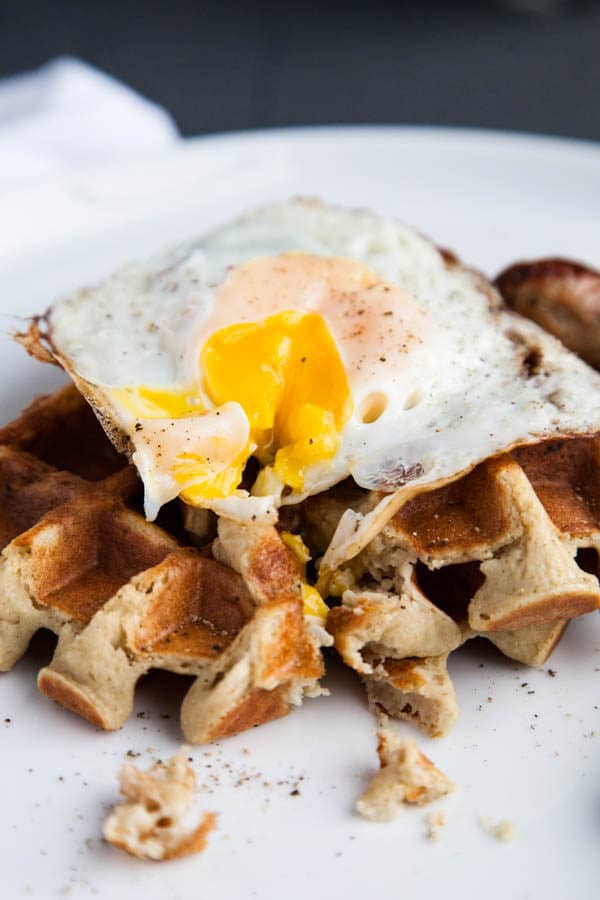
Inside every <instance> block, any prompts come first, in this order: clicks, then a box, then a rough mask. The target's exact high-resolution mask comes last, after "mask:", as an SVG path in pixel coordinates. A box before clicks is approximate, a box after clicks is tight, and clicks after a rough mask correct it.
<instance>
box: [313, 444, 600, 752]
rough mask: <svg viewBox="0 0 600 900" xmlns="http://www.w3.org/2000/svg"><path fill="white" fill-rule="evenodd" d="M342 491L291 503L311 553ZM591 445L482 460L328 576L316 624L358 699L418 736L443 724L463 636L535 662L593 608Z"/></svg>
mask: <svg viewBox="0 0 600 900" xmlns="http://www.w3.org/2000/svg"><path fill="white" fill-rule="evenodd" d="M352 494H354V496H353V503H354V508H355V509H362V510H369V509H370V508H372V507H373V506H374V503H375V501H376V500H377V497H374V496H373V495H370V496H369V495H366V494H365V493H363V494H357V492H356V491H352V489H350V488H349V487H348V486H341V487H340V488H339V489H338V490H337V492H333V494H332V495H330V496H329V497H328V496H321V497H318V498H313V499H311V500H310V501H308V502H307V503H305V505H304V510H303V513H304V535H305V538H306V539H307V540H308V542H309V543H312V545H313V546H315V547H318V548H319V549H320V550H321V552H322V551H323V549H324V548H325V546H326V545H327V543H328V541H330V540H331V538H332V536H333V531H334V529H335V526H336V523H337V521H338V519H339V517H340V515H341V513H342V512H343V511H344V509H345V508H346V507H347V503H348V500H349V499H350V498H352ZM599 550H600V439H598V438H578V439H571V440H562V441H551V442H546V443H542V444H538V445H535V446H532V447H524V448H521V449H519V450H515V451H514V452H513V453H512V454H510V455H504V456H502V457H499V458H496V459H492V460H488V461H486V462H484V463H482V464H481V465H479V466H477V468H475V469H474V470H473V471H472V472H471V473H470V474H468V475H467V476H465V477H463V478H461V479H460V480H458V481H455V482H453V483H451V484H449V485H446V486H445V487H442V488H439V489H437V490H435V491H431V492H429V493H426V494H422V495H420V496H419V497H417V498H415V499H413V500H411V501H409V502H408V503H406V504H405V505H404V506H403V507H402V508H401V509H400V510H399V512H397V513H396V515H395V516H394V517H393V518H392V519H391V520H390V522H388V524H387V525H386V526H385V527H384V528H383V530H382V531H381V532H380V533H379V534H378V535H377V536H376V537H375V538H374V539H373V540H372V541H371V542H370V543H369V545H368V546H367V547H366V548H365V549H364V550H363V551H362V552H361V553H360V554H359V555H358V556H357V557H355V558H354V559H352V560H350V561H349V562H348V563H347V565H346V566H345V567H344V568H343V569H342V570H341V571H339V572H337V573H336V576H335V579H334V581H333V589H334V591H336V592H337V593H338V594H341V596H342V603H341V605H340V606H337V607H334V608H333V609H332V610H331V611H330V613H329V619H328V628H329V630H330V632H331V633H332V635H333V636H334V640H335V646H336V649H337V650H338V651H339V653H340V654H341V656H342V658H343V659H344V661H345V662H346V663H347V664H348V665H350V666H352V668H354V669H355V670H356V671H357V672H359V673H360V674H361V676H362V677H363V679H364V681H365V683H366V685H367V690H368V694H369V697H370V699H371V700H372V702H374V703H376V704H378V705H379V706H381V707H383V708H384V709H385V710H386V711H387V712H388V713H389V714H391V715H394V716H395V717H397V718H407V719H411V720H413V721H415V722H416V723H417V724H419V725H420V726H421V727H422V728H423V729H424V730H425V731H427V732H428V733H429V734H431V735H440V734H444V733H446V732H447V730H448V728H449V727H450V726H451V724H452V722H453V721H454V719H455V718H456V709H457V707H456V699H455V696H454V692H453V690H451V685H450V682H449V679H448V675H447V671H446V664H445V660H446V658H447V655H448V653H450V652H452V651H453V650H454V649H455V648H456V647H458V646H459V645H460V644H461V643H463V642H464V641H465V640H468V639H469V638H472V637H476V636H482V637H486V638H488V639H489V640H491V641H492V642H493V643H494V644H495V645H496V646H497V647H498V648H499V649H500V650H501V651H502V652H503V653H505V654H506V655H507V656H509V657H511V658H513V659H515V660H518V661H520V662H523V663H527V664H529V665H541V664H543V663H544V662H545V661H546V660H547V658H548V656H549V655H550V653H551V652H552V650H553V649H554V647H555V646H556V644H557V643H558V641H559V640H560V637H561V636H562V634H563V632H564V630H565V627H566V624H567V622H568V620H569V619H571V618H573V617H574V616H578V615H581V614H584V613H587V612H591V611H592V610H595V609H597V608H598V606H599V605H600V589H599V585H598V578H597V575H598V551H599Z"/></svg>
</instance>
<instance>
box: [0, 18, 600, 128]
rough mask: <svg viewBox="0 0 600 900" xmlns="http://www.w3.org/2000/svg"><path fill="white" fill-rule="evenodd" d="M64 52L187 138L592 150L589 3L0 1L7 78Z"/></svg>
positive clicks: (595, 45)
mask: <svg viewBox="0 0 600 900" xmlns="http://www.w3.org/2000/svg"><path fill="white" fill-rule="evenodd" d="M541 6H543V7H546V8H547V9H550V11H549V12H546V13H545V14H543V15H542V14H534V13H531V12H530V13H526V12H523V11H522V10H521V11H517V9H516V7H531V8H533V7H541ZM63 53H68V54H73V55H76V56H80V57H82V58H84V59H86V60H88V61H89V62H91V63H93V64H95V65H97V66H100V67H101V68H103V69H105V70H106V71H108V72H111V73H112V74H113V75H116V76H117V77H118V78H121V79H124V80H125V81H127V82H129V83H130V84H132V85H133V86H134V87H136V88H137V89H138V90H140V91H142V92H143V93H144V94H147V95H148V96H150V97H152V98H154V99H156V100H157V101H158V102H159V103H161V104H163V105H164V106H165V107H167V109H169V110H170V111H171V112H172V114H173V115H174V116H175V119H176V121H177V123H178V125H179V127H180V129H181V131H182V132H183V133H184V134H199V133H206V132H211V131H224V130H229V129H238V128H254V127H261V126H273V125H304V124H311V123H318V124H322V123H375V122H377V123H427V124H439V125H448V124H450V125H474V126H484V127H493V128H508V129H519V130H525V131H536V132H547V133H555V134H563V135H571V136H573V137H582V138H594V139H600V87H599V86H600V3H598V2H591V0H590V2H582V0H580V2H575V0H572V2H570V3H567V2H564V3H561V2H560V0H506V2H501V0H480V2H473V0H472V2H455V3H453V2H443V0H424V2H421V3H419V2H418V0H413V2H410V3H408V2H402V0H398V2H396V3H392V2H387V3H386V2H377V0H371V2H367V0H355V2H342V0H330V2H326V0H324V2H322V3H308V2H299V0H293V2H289V3H286V2H285V0H279V2H271V0H262V2H248V3H239V2H238V3H234V2H232V0H222V2H220V3H219V2H202V0H196V2H194V0H171V2H161V3H156V2H152V0H146V2H142V0H105V2H91V0H53V2H40V0H37V2H36V0H0V76H2V75H8V74H11V73H14V72H18V71H22V70H25V69H28V68H33V67H35V66H38V65H39V64H41V63H43V62H45V61H46V60H47V59H48V58H50V57H52V56H56V55H58V54H63Z"/></svg>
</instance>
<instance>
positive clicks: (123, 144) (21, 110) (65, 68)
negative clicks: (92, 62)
mask: <svg viewBox="0 0 600 900" xmlns="http://www.w3.org/2000/svg"><path fill="white" fill-rule="evenodd" d="M177 137H178V134H177V128H176V126H175V123H174V122H173V119H172V118H171V116H170V115H169V114H168V113H167V112H165V110H163V109H161V107H159V106H157V104H155V103H153V102H151V101H149V100H146V99H145V98H144V97H142V96H140V95H139V94H137V93H136V92H135V91H134V90H132V89H131V88H129V87H126V86H125V85H123V84H121V83H120V82H119V81H116V80H115V79H114V78H111V77H110V76H109V75H106V74H104V73H103V72H99V71H98V70H96V69H94V68H92V67H91V66H89V65H87V64H86V63H83V62H81V61H80V60H77V59H72V58H70V57H63V58H60V59H57V60H54V61H52V62H49V63H47V64H46V65H44V66H42V67H41V68H40V69H37V70H36V71H34V72H30V73H26V74H24V75H16V76H13V77H11V78H7V79H4V80H0V191H2V190H6V189H8V190H10V189H12V188H15V187H19V186H21V185H22V184H23V183H24V182H27V181H29V180H31V179H32V178H37V177H40V176H48V175H52V174H54V173H60V172H65V171H68V170H72V169H73V167H79V166H82V165H86V164H87V165H90V164H96V163H103V162H114V161H116V160H122V159H123V158H127V157H128V156H131V155H133V154H140V153H143V152H148V151H152V150H154V149H157V148H161V147H164V146H166V145H167V144H169V143H171V142H172V141H174V140H175V139H176V138H177Z"/></svg>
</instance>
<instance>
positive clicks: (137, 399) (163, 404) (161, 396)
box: [111, 385, 205, 419]
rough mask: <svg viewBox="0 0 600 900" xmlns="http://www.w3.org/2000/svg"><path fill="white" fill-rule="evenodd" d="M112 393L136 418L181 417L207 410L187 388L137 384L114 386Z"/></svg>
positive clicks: (195, 414)
mask: <svg viewBox="0 0 600 900" xmlns="http://www.w3.org/2000/svg"><path fill="white" fill-rule="evenodd" d="M111 394H112V396H113V397H114V399H115V400H116V401H117V402H118V403H120V404H121V405H122V406H124V407H125V409H126V410H127V411H128V412H130V413H131V414H132V415H134V416H135V417H136V419H164V418H170V419H180V418H182V417H183V416H197V415H199V414H200V413H203V412H205V409H204V408H203V406H202V403H201V401H200V399H199V397H198V396H197V395H196V394H194V393H193V392H191V391H190V390H189V389H185V388H152V387H146V386H144V385H136V386H135V387H125V388H113V389H112V391H111Z"/></svg>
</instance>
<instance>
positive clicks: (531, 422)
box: [48, 201, 600, 520]
mask: <svg viewBox="0 0 600 900" xmlns="http://www.w3.org/2000/svg"><path fill="white" fill-rule="evenodd" d="M290 251H299V252H304V253H311V254H318V255H321V256H328V257H329V256H335V257H345V258H349V259H352V260H356V261H358V262H360V263H363V264H364V265H365V266H367V267H368V268H369V269H370V270H372V271H373V272H375V273H376V274H377V275H379V276H380V277H381V278H382V279H384V280H385V281H387V282H390V283H391V284H394V285H398V286H399V287H400V288H402V289H403V290H404V291H405V292H407V293H408V294H409V295H410V296H411V297H412V298H413V299H414V301H416V304H418V306H419V307H420V308H421V309H422V310H423V311H424V313H425V315H426V317H427V320H428V321H429V322H430V324H431V327H430V328H429V329H428V331H427V337H426V340H424V341H423V342H420V343H416V344H414V345H412V346H411V347H410V348H409V352H408V361H407V364H406V365H404V366H403V367H402V369H401V370H397V369H395V368H394V366H392V365H390V366H386V365H385V364H382V365H381V368H380V369H378V370H377V376H376V377H374V376H372V377H369V378H365V379H364V381H362V382H361V380H360V379H355V380H354V383H353V384H352V389H353V394H354V397H353V400H354V412H353V414H352V416H351V418H350V420H349V421H348V422H347V423H346V425H345V426H344V428H343V431H342V434H341V441H340V446H339V449H338V451H337V453H336V455H335V457H334V458H333V460H329V461H324V462H322V463H319V464H316V465H314V466H312V467H311V469H310V470H309V471H308V472H307V475H306V478H305V486H304V490H303V491H302V492H301V493H300V492H296V493H294V492H292V493H291V494H289V495H287V496H282V495H281V491H277V490H274V491H273V493H272V494H271V495H270V496H267V497H260V498H258V497H257V498H248V497H247V496H246V495H243V494H238V495H237V496H235V497H232V498H226V499H224V500H219V501H211V502H209V501H207V502H206V504H205V505H206V506H207V507H210V508H213V509H215V510H217V511H218V512H219V513H220V514H222V515H226V516H227V515H229V516H231V517H233V518H238V519H241V520H246V519H249V518H253V517H256V516H258V517H259V518H261V519H262V520H272V519H273V518H274V517H275V516H276V507H277V506H278V505H279V504H281V503H294V502H298V501H299V500H301V499H303V498H304V497H305V496H307V495H309V494H315V493H318V492H320V491H323V490H325V489H327V488H328V487H330V486H331V485H333V484H335V483H336V482H338V481H340V480H342V479H343V478H345V477H347V476H348V475H351V476H352V477H353V478H354V479H355V481H356V482H357V483H358V484H359V485H361V486H362V487H364V488H367V489H373V490H379V491H384V492H391V491H394V490H396V489H398V488H400V487H402V486H403V485H405V484H407V483H408V482H410V483H411V485H413V486H418V485H421V486H422V487H423V489H424V488H425V487H427V486H428V485H432V484H434V483H436V482H439V481H441V480H443V479H447V478H449V477H453V476H458V475H459V474H461V473H462V472H464V471H467V470H468V469H469V468H471V467H472V466H473V465H475V464H476V463H477V462H479V461H481V460H483V459H485V458H487V457H489V456H491V455H493V454H496V453H499V452H501V451H502V450H505V449H507V448H510V447H512V446H514V445H517V444H520V443H528V442H531V441H534V440H539V439H542V438H546V437H550V436H553V435H559V434H586V433H593V432H596V431H598V430H600V391H599V390H598V388H599V387H600V376H598V374H597V373H595V372H593V371H592V370H591V369H590V368H589V367H587V366H586V365H585V364H584V363H582V362H581V361H580V360H578V359H577V358H576V357H575V356H573V355H572V354H570V353H569V352H568V351H566V350H564V348H563V347H562V346H561V345H560V344H559V343H558V342H557V341H556V340H554V339H553V338H551V337H549V336H548V335H547V334H546V333H545V332H543V331H542V330H541V329H539V328H538V327H537V326H535V325H534V324H532V323H530V322H528V321H526V320H523V319H521V318H520V317H518V316H516V315H515V314H513V313H510V312H508V311H506V310H505V309H504V308H503V307H502V305H501V302H500V299H499V297H498V296H497V294H496V293H495V291H494V290H493V288H492V287H491V286H490V285H489V283H488V282H487V281H485V279H484V278H483V277H482V276H480V275H478V274H476V273H474V272H472V271H470V270H467V269H465V268H463V267H460V266H458V265H456V264H453V263H449V262H447V261H446V259H445V258H444V256H443V255H442V254H441V253H440V252H439V250H438V249H437V248H436V247H435V246H434V245H433V244H432V243H431V242H430V241H429V240H427V239H426V238H424V237H423V236H421V235H420V234H418V233H417V232H415V231H414V230H412V229H410V228H408V227H406V226H404V225H402V224H400V223H398V222H396V221H394V220H391V219H387V218H380V217H377V216H375V215H372V214H370V213H367V212H363V211H346V210H341V209H336V208H330V207H327V206H324V205H322V204H320V203H316V202H312V201H311V202H302V201H296V202H289V203H283V204H279V205H274V206H269V207H265V208H261V209H258V210H255V211H253V212H251V213H249V214H247V215H245V216H243V217H242V218H240V219H238V220H236V221H234V222H233V223H231V224H228V225H226V226H224V227H223V228H220V229H218V230H216V231H214V232H212V233H210V234H208V235H205V236H204V237H202V238H200V239H199V240H197V241H194V242H191V243H189V244H186V245H185V246H183V247H178V248H175V249H173V250H170V251H168V252H167V253H165V254H163V255H161V256H159V257H157V258H154V259H151V260H148V261H145V262H136V263H132V264H130V265H128V266H126V267H125V268H123V269H121V270H120V271H118V272H116V273H115V274H113V275H112V276H111V277H109V278H108V279H107V280H106V281H105V282H104V283H102V284H101V285H99V286H98V287H96V288H94V289H92V290H85V291H81V292H79V293H77V294H75V295H73V296H71V297H67V298H65V299H63V300H61V301H59V302H58V303H56V304H55V305H54V306H53V308H52V310H51V312H50V314H49V320H48V321H49V337H50V341H51V343H52V346H53V347H54V349H55V352H56V355H57V357H58V358H59V359H60V361H61V362H62V363H63V365H64V366H65V368H67V370H68V371H70V372H71V373H72V374H73V375H74V377H75V378H76V380H77V381H78V383H79V384H80V386H84V388H85V386H88V387H89V393H90V394H92V395H93V398H94V405H95V407H96V409H97V412H98V413H99V415H100V417H101V420H102V421H103V422H104V423H109V425H110V429H111V430H113V429H114V430H116V431H121V432H125V433H126V434H129V436H130V438H131V440H132V441H133V444H134V446H135V433H134V432H132V418H131V415H130V414H128V413H127V411H126V410H124V409H123V408H120V407H119V405H118V404H115V402H114V400H112V399H111V396H110V391H111V389H112V388H118V387H123V386H126V385H135V384H141V385H152V386H164V387H169V386H172V385H177V384H186V383H189V382H190V380H193V377H194V376H196V377H197V366H198V354H199V350H200V347H199V343H198V341H199V338H198V335H200V334H201V333H202V327H203V323H204V322H205V321H206V319H207V317H208V316H209V315H210V314H211V312H212V311H213V308H214V303H215V292H216V290H217V288H218V287H219V286H220V285H221V284H222V283H223V281H224V279H225V278H226V276H227V273H228V272H229V271H231V267H233V266H237V265H240V264H241V263H244V262H246V261H248V260H251V259H253V258H255V257H257V256H262V255H270V256H273V255H276V254H279V253H284V252H290ZM231 324H234V323H233V322H232V323H231ZM532 348H534V349H535V360H536V365H535V366H534V367H532V366H528V365H527V356H528V354H529V353H530V351H531V349H532ZM339 349H340V353H341V355H342V358H344V347H343V346H341V347H339ZM375 391H376V392H377V393H378V394H380V395H381V396H382V397H383V404H382V405H383V406H385V408H384V409H383V411H382V412H381V415H380V416H379V417H378V418H376V419H375V420H374V421H364V418H365V413H364V403H365V401H368V398H369V397H370V396H372V395H373V393H374V392H375ZM367 418H368V417H367ZM190 423H191V420H190ZM138 453H139V450H138ZM134 461H135V456H134ZM155 462H156V461H155ZM151 468H152V467H151V466H150V467H148V466H146V468H145V469H144V467H143V466H142V467H140V471H141V474H142V477H143V479H144V483H145V488H146V494H147V500H148V504H147V512H148V513H149V514H150V515H151V516H152V515H153V514H154V513H155V512H156V509H157V505H160V502H165V499H169V497H168V491H167V492H166V493H165V492H163V493H162V494H160V493H157V488H156V485H155V484H154V485H153V478H154V475H153V474H152V472H151V471H150V470H151ZM155 468H156V467H155ZM159 468H160V467H158V469H157V471H158V470H159ZM157 497H158V498H159V500H158V503H157Z"/></svg>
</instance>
